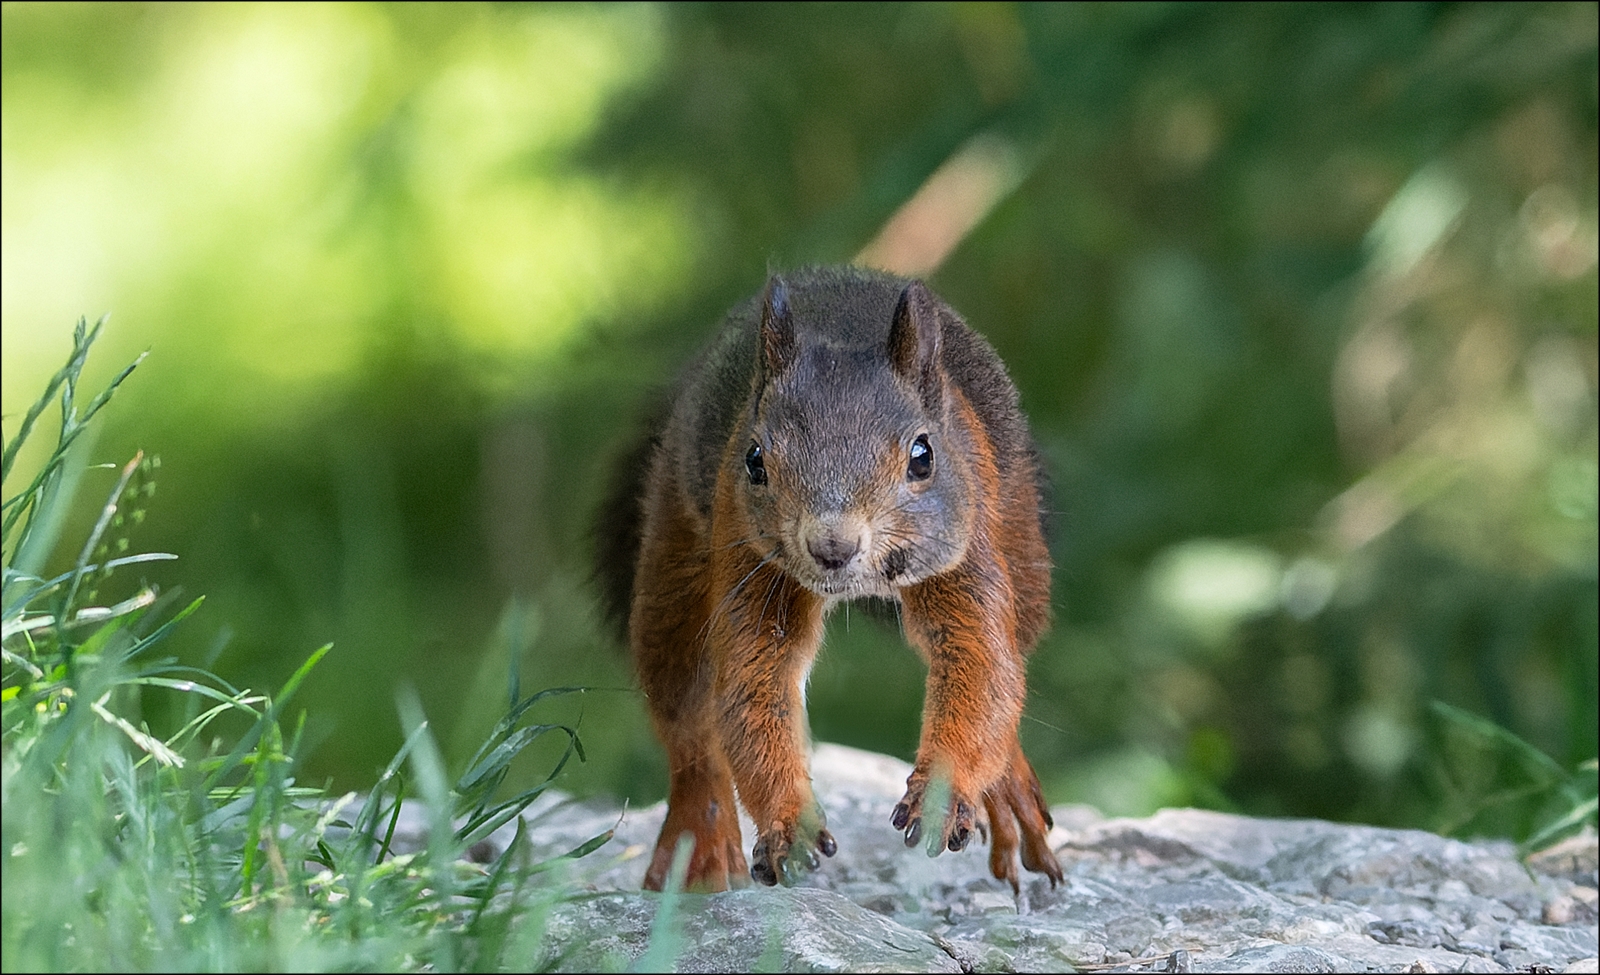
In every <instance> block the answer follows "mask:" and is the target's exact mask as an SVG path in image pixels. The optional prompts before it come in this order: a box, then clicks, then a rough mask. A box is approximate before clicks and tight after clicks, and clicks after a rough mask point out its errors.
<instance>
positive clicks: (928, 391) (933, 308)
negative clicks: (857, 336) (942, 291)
mask: <svg viewBox="0 0 1600 975" xmlns="http://www.w3.org/2000/svg"><path fill="white" fill-rule="evenodd" d="M943 332H944V327H943V325H941V324H940V322H939V302H938V299H936V298H934V296H933V292H931V291H929V290H928V286H927V285H925V284H923V283H922V282H921V281H913V282H911V283H910V284H908V285H906V290H905V291H903V292H901V293H900V301H899V303H898V304H896V305H895V308H894V322H893V323H892V324H891V325H890V326H889V364H890V365H892V366H893V367H894V370H895V372H898V373H899V374H900V375H902V376H904V377H905V378H906V379H908V380H910V381H911V383H912V384H913V385H915V386H916V387H917V390H918V391H919V392H921V393H922V402H923V405H925V406H926V407H928V409H930V410H933V409H936V408H937V407H938V405H939V400H940V393H941V390H942V389H943V388H944V386H943V382H942V381H941V380H942V377H941V375H940V370H939V354H940V351H941V347H940V339H941V337H942V335H943Z"/></svg>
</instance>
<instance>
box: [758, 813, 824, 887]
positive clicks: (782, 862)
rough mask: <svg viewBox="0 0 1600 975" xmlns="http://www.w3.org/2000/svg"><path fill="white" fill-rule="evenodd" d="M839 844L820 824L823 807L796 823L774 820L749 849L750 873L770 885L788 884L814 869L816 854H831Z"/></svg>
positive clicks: (788, 885)
mask: <svg viewBox="0 0 1600 975" xmlns="http://www.w3.org/2000/svg"><path fill="white" fill-rule="evenodd" d="M838 851H839V844H838V843H836V842H835V841H834V839H833V834H832V833H830V832H828V830H827V827H826V826H824V825H823V817H822V810H820V809H817V810H814V811H813V812H812V813H810V814H809V815H802V816H801V817H800V822H799V824H789V823H783V822H776V823H773V824H772V827H771V828H770V829H765V830H762V831H761V832H760V834H759V835H758V836H757V838H756V845H755V846H754V847H753V848H752V849H751V850H750V876H751V878H753V879H754V880H755V881H756V882H758V883H763V884H766V885H767V886H768V887H771V886H772V885H774V884H777V883H779V882H781V883H782V884H783V885H784V886H785V887H791V886H793V885H794V883H795V881H797V880H799V879H800V875H801V874H802V873H803V872H804V871H807V870H815V869H817V865H818V864H819V863H820V862H821V861H819V860H818V859H817V854H818V853H821V854H822V855H823V856H825V857H831V856H833V855H834V854H835V853H837V852H838Z"/></svg>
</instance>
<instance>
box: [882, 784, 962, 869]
mask: <svg viewBox="0 0 1600 975" xmlns="http://www.w3.org/2000/svg"><path fill="white" fill-rule="evenodd" d="M924 806H927V807H929V808H932V809H935V810H937V812H936V813H935V815H937V816H938V817H939V820H938V822H939V827H938V828H939V834H938V836H937V842H935V841H934V840H935V838H934V837H932V836H930V837H929V840H928V855H929V856H938V855H939V854H940V853H942V852H944V851H945V850H951V851H956V850H962V849H965V848H966V845H967V842H968V841H969V840H971V839H972V833H973V830H975V829H977V828H978V821H977V820H978V815H977V811H978V807H977V805H976V803H974V802H973V801H972V800H971V799H969V798H968V797H967V796H965V795H963V794H961V793H960V792H958V791H957V790H955V789H953V788H951V786H950V782H949V779H948V778H945V777H941V776H933V775H930V774H929V773H928V772H926V771H923V770H921V769H919V770H917V771H915V772H912V773H911V777H910V778H908V779H906V794H905V796H904V797H903V798H902V799H901V800H900V804H899V805H897V806H895V807H894V813H893V814H891V815H890V817H889V822H890V823H892V824H894V828H895V829H898V830H902V831H903V832H904V833H905V837H906V846H916V845H917V842H918V841H919V840H921V839H922V832H923V830H922V819H923V808H924Z"/></svg>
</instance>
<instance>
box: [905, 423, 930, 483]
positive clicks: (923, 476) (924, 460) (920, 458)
mask: <svg viewBox="0 0 1600 975" xmlns="http://www.w3.org/2000/svg"><path fill="white" fill-rule="evenodd" d="M932 476H933V447H932V446H930V445H929V444H928V435H927V434H925V433H924V434H922V435H921V436H919V437H917V439H916V440H915V441H913V442H912V444H911V460H910V462H909V463H907V464H906V477H907V479H909V480H912V481H926V480H927V479H928V478H930V477H932Z"/></svg>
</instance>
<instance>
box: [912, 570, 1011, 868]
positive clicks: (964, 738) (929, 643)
mask: <svg viewBox="0 0 1600 975" xmlns="http://www.w3.org/2000/svg"><path fill="white" fill-rule="evenodd" d="M974 556H976V558H974ZM901 603H902V606H903V610H904V612H903V619H904V621H905V629H906V636H907V638H908V639H909V640H910V641H911V643H912V644H913V645H914V646H915V647H916V648H917V650H918V651H919V652H920V653H921V654H922V655H923V657H924V658H925V659H926V661H927V664H928V682H927V694H926V696H925V698H924V703H923V713H922V740H921V743H920V744H919V745H918V747H917V762H916V766H915V768H914V769H913V770H912V773H911V777H910V778H909V779H907V781H906V786H907V788H906V794H905V797H904V798H903V799H902V800H901V801H900V804H899V805H897V806H895V809H894V814H893V816H892V819H891V821H892V822H893V824H894V827H895V828H896V829H900V830H904V831H905V834H906V845H908V846H914V845H916V843H917V842H918V840H919V839H921V837H922V833H923V831H924V830H925V829H927V828H933V829H937V830H939V833H938V835H937V837H933V836H930V837H929V838H928V848H929V851H930V852H931V853H937V852H939V851H940V850H944V849H950V850H960V849H962V848H964V847H965V846H966V845H967V842H968V840H969V839H970V838H971V836H972V833H973V831H974V830H975V829H976V828H977V823H978V811H979V809H980V807H981V804H982V803H983V802H984V800H985V793H986V792H987V791H988V790H989V789H990V787H991V786H993V785H995V784H996V783H997V782H998V781H999V780H1000V779H1001V777H1002V776H1003V775H1004V774H1005V773H1006V770H1007V767H1008V765H1010V763H1011V759H1012V755H1013V753H1014V752H1015V751H1016V741H1017V723H1018V721H1019V720H1020V719H1021V716H1022V704H1023V699H1024V696H1025V694H1026V690H1025V683H1024V682H1025V668H1024V662H1023V655H1022V652H1021V651H1020V650H1019V649H1018V647H1017V643H1016V624H1015V613H1014V611H1013V609H1012V606H1011V590H1010V586H1009V584H1008V583H1007V581H1006V579H1005V577H1004V573H1003V572H1002V571H1000V569H999V568H998V566H995V565H993V564H992V563H988V562H986V561H985V560H984V559H983V558H982V553H981V552H973V553H969V558H968V559H967V561H966V563H965V564H964V565H962V566H960V567H958V568H956V569H955V570H953V571H951V572H948V573H945V574H943V575H940V576H935V577H933V578H931V579H927V580H925V581H923V582H920V583H918V584H916V585H914V586H910V587H907V588H906V589H904V590H902V592H901ZM1030 771H1031V770H1030ZM946 788H947V789H948V790H949V795H948V800H947V802H946V803H945V808H944V809H925V808H924V800H925V799H926V798H927V797H928V795H929V793H930V792H933V793H938V792H940V791H942V789H946ZM925 817H926V819H927V823H926V824H924V818H925Z"/></svg>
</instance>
